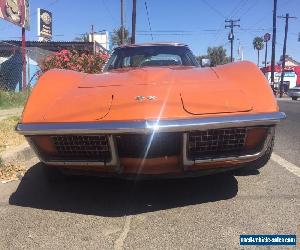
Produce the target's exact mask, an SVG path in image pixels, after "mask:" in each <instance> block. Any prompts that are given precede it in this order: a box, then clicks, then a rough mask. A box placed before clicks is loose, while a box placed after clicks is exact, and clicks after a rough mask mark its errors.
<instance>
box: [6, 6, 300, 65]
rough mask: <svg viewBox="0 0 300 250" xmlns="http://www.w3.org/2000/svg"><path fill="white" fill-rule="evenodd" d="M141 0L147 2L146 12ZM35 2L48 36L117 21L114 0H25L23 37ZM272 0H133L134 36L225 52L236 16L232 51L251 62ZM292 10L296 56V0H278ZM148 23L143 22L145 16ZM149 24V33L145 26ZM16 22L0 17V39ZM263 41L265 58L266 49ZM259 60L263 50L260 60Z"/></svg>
mask: <svg viewBox="0 0 300 250" xmlns="http://www.w3.org/2000/svg"><path fill="white" fill-rule="evenodd" d="M124 2H125V27H126V28H127V29H128V30H129V31H130V30H131V11H132V0H124ZM145 2H146V3H147V7H148V14H149V15H148V16H147V12H146V7H145ZM37 8H44V9H47V10H50V11H52V14H53V35H54V36H53V40H55V41H72V40H73V39H74V38H75V37H78V36H80V34H83V33H85V32H89V31H91V25H92V24H93V25H94V27H95V31H100V30H107V31H109V32H112V31H113V30H114V29H115V28H118V27H119V26H120V0H86V1H79V0H42V1H41V0H30V12H31V20H30V25H31V29H30V31H27V32H26V36H27V40H37ZM272 11H273V0H186V1H182V0H147V1H145V0H137V36H136V42H137V43H143V42H151V41H156V42H157V41H159V42H181V43H185V44H188V45H189V46H190V48H191V50H192V51H193V53H194V54H195V55H203V54H206V51H207V48H208V47H209V46H224V47H225V48H226V50H227V55H230V43H229V42H228V33H229V29H225V19H228V18H231V19H240V22H239V24H240V28H238V27H236V28H235V29H234V31H235V41H234V57H236V58H237V57H238V52H237V50H238V47H239V45H240V47H241V48H242V51H243V54H244V60H250V61H253V62H257V52H256V51H255V50H254V49H253V45H252V41H253V39H254V37H256V36H263V35H264V34H265V33H267V32H269V33H272ZM286 13H289V14H290V16H296V17H298V18H297V19H290V22H289V33H288V42H287V54H288V55H290V56H292V57H293V58H294V59H296V60H298V61H300V42H298V33H299V32H300V0H278V11H277V14H278V15H285V14H286ZM148 17H149V21H150V25H149V21H148ZM284 25H285V20H284V19H280V18H277V39H276V40H277V42H276V60H277V61H278V60H279V57H280V55H282V47H283V41H284ZM150 27H151V30H152V36H153V40H152V37H151V32H150ZM20 35H21V30H20V28H19V27H17V26H15V25H13V24H11V23H8V22H6V21H4V20H0V39H1V40H18V39H20ZM270 52H271V41H270V42H269V45H268V55H269V56H268V61H270V55H271V53H270ZM263 60H264V50H263V51H262V52H261V61H263Z"/></svg>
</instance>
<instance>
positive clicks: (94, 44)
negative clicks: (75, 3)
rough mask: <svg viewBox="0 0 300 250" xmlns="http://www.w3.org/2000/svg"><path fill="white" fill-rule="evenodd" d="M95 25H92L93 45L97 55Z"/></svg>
mask: <svg viewBox="0 0 300 250" xmlns="http://www.w3.org/2000/svg"><path fill="white" fill-rule="evenodd" d="M94 34H95V32H94V25H93V24H92V43H93V54H94V55H95V53H96V43H95V37H94Z"/></svg>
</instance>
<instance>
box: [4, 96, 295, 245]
mask: <svg viewBox="0 0 300 250" xmlns="http://www.w3.org/2000/svg"><path fill="white" fill-rule="evenodd" d="M279 105H280V108H281V110H282V111H284V112H286V114H287V116H288V117H287V119H286V120H285V121H284V122H282V123H281V124H280V125H279V126H278V128H277V131H276V141H275V148H274V154H273V156H272V160H270V161H269V162H268V164H267V165H266V166H265V167H264V168H262V169H261V170H260V171H256V172H253V173H251V174H249V175H247V176H235V175H232V174H222V175H216V176H206V177H201V178H192V179H181V180H160V181H145V182H138V183H134V182H128V181H119V180H105V179H98V178H78V179H73V180H70V181H67V182H64V183H60V184H57V185H55V186H52V185H49V184H47V182H46V181H45V179H44V177H43V174H42V171H41V166H40V164H37V165H34V166H32V167H31V168H30V169H29V170H28V172H27V173H26V175H25V176H24V178H23V179H22V180H21V181H15V182H11V183H7V184H0V249H64V248H67V249H83V248H85V249H243V247H241V246H240V245H239V236H240V234H297V237H298V246H299V239H300V216H299V214H300V175H299V166H300V155H299V152H300V101H289V100H279ZM248 248H249V249H252V248H251V247H244V249H248ZM258 248H259V249H266V248H265V247H264V248H261V247H258ZM268 249H272V248H268ZM274 249H282V248H278V247H274Z"/></svg>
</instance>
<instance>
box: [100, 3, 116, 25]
mask: <svg viewBox="0 0 300 250" xmlns="http://www.w3.org/2000/svg"><path fill="white" fill-rule="evenodd" d="M102 4H103V6H104V8H105V9H106V11H107V12H108V14H109V16H110V17H111V19H112V20H113V22H114V23H118V21H117V19H116V18H115V17H114V16H113V15H112V13H111V11H110V9H109V8H108V6H107V4H106V2H105V1H104V0H102Z"/></svg>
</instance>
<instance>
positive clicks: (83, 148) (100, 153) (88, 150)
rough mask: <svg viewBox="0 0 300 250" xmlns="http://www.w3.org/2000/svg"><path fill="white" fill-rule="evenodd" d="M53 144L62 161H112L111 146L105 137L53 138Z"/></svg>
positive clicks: (62, 136)
mask: <svg viewBox="0 0 300 250" xmlns="http://www.w3.org/2000/svg"><path fill="white" fill-rule="evenodd" d="M52 140H53V144H54V145H55V148H56V150H57V152H58V158H59V159H62V160H70V161H72V160H82V161H101V162H108V161H110V160H111V153H110V146H109V142H108V138H107V136H105V135H59V136H52Z"/></svg>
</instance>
